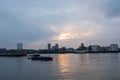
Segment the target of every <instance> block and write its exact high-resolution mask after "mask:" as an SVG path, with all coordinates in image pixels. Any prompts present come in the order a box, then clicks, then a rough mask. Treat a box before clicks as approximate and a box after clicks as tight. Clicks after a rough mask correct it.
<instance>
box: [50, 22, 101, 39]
mask: <svg viewBox="0 0 120 80" xmlns="http://www.w3.org/2000/svg"><path fill="white" fill-rule="evenodd" d="M100 28H101V26H99V25H95V24H94V23H89V22H86V23H85V22H83V23H81V24H74V23H69V24H66V25H62V26H52V30H53V31H54V32H56V35H54V36H53V37H52V39H53V40H67V39H76V38H86V37H90V36H92V35H95V34H96V33H97V31H98V30H100Z"/></svg>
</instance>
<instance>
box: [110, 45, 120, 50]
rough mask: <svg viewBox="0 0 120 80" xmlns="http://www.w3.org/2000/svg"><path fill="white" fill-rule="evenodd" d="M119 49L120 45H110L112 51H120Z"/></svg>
mask: <svg viewBox="0 0 120 80" xmlns="http://www.w3.org/2000/svg"><path fill="white" fill-rule="evenodd" d="M118 50H119V48H118V44H111V45H110V51H118Z"/></svg>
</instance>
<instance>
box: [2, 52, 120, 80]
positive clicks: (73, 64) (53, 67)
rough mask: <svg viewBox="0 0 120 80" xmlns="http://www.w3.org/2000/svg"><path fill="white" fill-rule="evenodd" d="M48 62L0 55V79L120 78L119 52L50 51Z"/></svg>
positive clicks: (93, 79)
mask: <svg viewBox="0 0 120 80" xmlns="http://www.w3.org/2000/svg"><path fill="white" fill-rule="evenodd" d="M51 56H52V57H53V58H54V59H53V61H50V62H44V61H31V60H28V59H27V57H0V80H120V54H119V53H106V54H103V53H101V54H52V55H51Z"/></svg>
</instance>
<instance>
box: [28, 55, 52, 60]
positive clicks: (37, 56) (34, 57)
mask: <svg viewBox="0 0 120 80" xmlns="http://www.w3.org/2000/svg"><path fill="white" fill-rule="evenodd" d="M28 59H31V60H41V61H52V60H53V57H50V56H40V54H34V55H32V56H31V57H30V58H28Z"/></svg>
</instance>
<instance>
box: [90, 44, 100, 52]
mask: <svg viewBox="0 0 120 80" xmlns="http://www.w3.org/2000/svg"><path fill="white" fill-rule="evenodd" d="M91 51H100V46H99V45H91Z"/></svg>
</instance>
